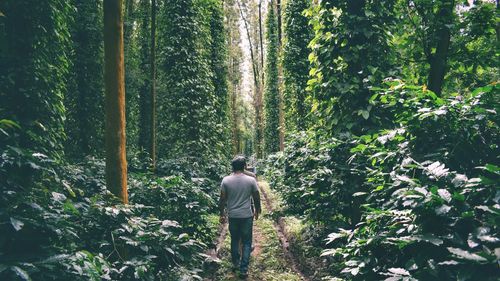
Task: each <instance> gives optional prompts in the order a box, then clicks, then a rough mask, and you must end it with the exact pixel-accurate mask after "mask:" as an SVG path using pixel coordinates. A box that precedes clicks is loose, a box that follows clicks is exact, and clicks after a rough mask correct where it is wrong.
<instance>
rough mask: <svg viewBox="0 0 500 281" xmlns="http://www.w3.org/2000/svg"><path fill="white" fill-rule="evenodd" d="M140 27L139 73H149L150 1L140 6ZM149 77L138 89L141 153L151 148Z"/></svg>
mask: <svg viewBox="0 0 500 281" xmlns="http://www.w3.org/2000/svg"><path fill="white" fill-rule="evenodd" d="M140 12H141V25H140V35H139V36H140V37H141V38H142V39H141V40H140V43H141V68H140V70H141V72H143V73H147V72H148V71H150V67H151V65H150V63H151V53H150V52H151V45H150V44H151V39H150V38H149V36H150V34H151V1H149V0H147V1H143V2H141V6H140ZM151 82H152V81H151V77H147V78H145V79H144V81H143V84H142V85H141V88H140V105H139V106H140V107H139V111H140V122H139V148H140V150H141V152H142V151H148V152H150V147H151V139H150V138H151V129H152V128H151V124H150V122H151V118H150V115H151V111H150V108H151Z"/></svg>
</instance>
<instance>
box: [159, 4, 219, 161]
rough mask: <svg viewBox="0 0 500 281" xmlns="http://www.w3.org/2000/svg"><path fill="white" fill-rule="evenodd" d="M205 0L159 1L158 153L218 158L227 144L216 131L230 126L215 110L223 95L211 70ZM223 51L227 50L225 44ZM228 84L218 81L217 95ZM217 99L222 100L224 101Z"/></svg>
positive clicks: (173, 156)
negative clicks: (160, 5)
mask: <svg viewBox="0 0 500 281" xmlns="http://www.w3.org/2000/svg"><path fill="white" fill-rule="evenodd" d="M205 4H206V3H205V2H203V1H192V0H175V1H174V0H172V1H167V2H165V3H164V5H163V6H162V7H161V13H160V19H159V20H160V25H159V27H160V34H161V37H160V45H159V52H160V54H159V57H160V58H161V72H160V73H159V77H160V78H161V79H159V80H160V81H161V84H160V85H159V89H158V100H159V118H158V136H159V138H158V142H159V153H160V154H162V155H164V156H166V158H176V157H181V158H182V157H186V156H202V157H204V158H207V159H208V158H217V159H218V158H220V157H219V156H220V155H221V153H222V152H221V151H220V148H222V147H224V148H226V147H229V146H228V145H229V139H227V140H224V139H219V138H218V136H220V133H217V132H223V131H224V130H225V128H224V126H227V124H223V123H219V122H218V121H219V120H220V119H221V116H217V114H220V113H222V111H221V110H222V108H223V106H224V105H223V104H222V102H223V101H222V100H223V99H225V98H223V97H222V96H217V97H216V92H215V89H216V88H215V86H214V84H213V81H214V80H213V73H212V71H213V70H212V69H211V68H210V61H209V60H208V58H207V53H210V52H209V51H208V50H207V49H205V47H206V46H207V45H208V44H211V41H212V40H211V34H210V29H207V28H206V27H207V26H208V27H210V24H209V23H208V24H207V20H208V19H209V18H208V17H206V15H205V14H204V9H203V8H205V6H204V5H205ZM220 27H221V26H220V23H219V25H217V26H213V28H214V29H216V28H220ZM212 35H214V36H216V37H217V36H219V35H217V34H212ZM218 40H220V38H218V37H217V38H216V44H220V42H219V41H218ZM214 47H215V45H214ZM210 50H213V49H210ZM219 51H221V52H222V53H221V54H222V55H223V54H224V50H219ZM210 54H211V53H210ZM214 63H216V62H215V61H214ZM219 63H220V61H219V62H217V64H218V67H221V65H220V64H219ZM217 79H221V80H220V81H218V82H220V83H223V81H222V80H225V78H224V77H223V76H220V77H217ZM224 89H225V87H224V86H223V85H222V84H218V85H217V90H218V91H221V92H217V95H223V93H222V91H223V90H224ZM224 94H226V95H227V93H224ZM216 103H220V104H219V105H220V107H219V106H218V105H217V104H216ZM226 143H227V145H226ZM214 148H219V149H214Z"/></svg>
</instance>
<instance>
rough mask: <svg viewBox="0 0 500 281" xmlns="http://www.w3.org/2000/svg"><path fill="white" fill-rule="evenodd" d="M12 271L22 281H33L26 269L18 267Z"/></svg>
mask: <svg viewBox="0 0 500 281" xmlns="http://www.w3.org/2000/svg"><path fill="white" fill-rule="evenodd" d="M11 269H12V271H14V272H15V273H16V275H17V276H19V277H20V278H21V279H22V280H26V281H31V277H30V275H29V274H28V272H26V271H25V270H24V269H22V268H20V267H18V266H13V267H11Z"/></svg>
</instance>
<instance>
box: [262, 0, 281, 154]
mask: <svg viewBox="0 0 500 281" xmlns="http://www.w3.org/2000/svg"><path fill="white" fill-rule="evenodd" d="M266 41H267V42H266V43H267V52H266V71H265V77H266V82H265V92H264V99H265V103H264V109H265V134H264V148H265V152H266V153H267V154H271V153H274V152H277V151H279V150H280V122H279V121H280V119H279V117H280V116H279V115H280V114H279V111H280V109H279V106H280V99H279V81H278V48H279V46H278V25H277V17H276V12H275V9H274V7H273V1H271V2H270V4H269V7H268V12H267V20H266Z"/></svg>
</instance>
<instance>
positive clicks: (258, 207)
mask: <svg viewBox="0 0 500 281" xmlns="http://www.w3.org/2000/svg"><path fill="white" fill-rule="evenodd" d="M252 198H253V202H254V204H255V214H254V216H255V219H256V220H257V219H259V215H260V213H261V212H262V208H261V205H260V193H259V188H258V187H257V188H256V189H255V190H254V191H253V192H252Z"/></svg>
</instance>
